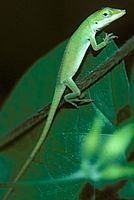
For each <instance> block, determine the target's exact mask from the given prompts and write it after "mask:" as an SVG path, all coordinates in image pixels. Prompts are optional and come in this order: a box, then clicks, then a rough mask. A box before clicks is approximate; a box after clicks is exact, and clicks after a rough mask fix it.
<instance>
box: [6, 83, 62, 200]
mask: <svg viewBox="0 0 134 200" xmlns="http://www.w3.org/2000/svg"><path fill="white" fill-rule="evenodd" d="M65 88H66V86H65V85H58V86H56V88H55V92H54V96H53V100H52V105H51V107H50V111H49V114H48V117H47V121H46V124H45V127H44V129H43V132H42V134H41V136H40V138H39V140H38V142H37V144H36V146H35V147H34V149H33V150H32V152H31V154H30V156H29V157H28V159H27V160H26V162H25V163H24V165H23V166H22V168H21V169H20V171H19V173H18V174H17V176H16V177H15V179H14V180H13V185H12V187H11V188H10V189H9V190H8V191H7V192H6V194H5V196H4V198H3V200H7V199H8V197H9V195H10V193H11V192H12V191H13V190H14V187H15V183H17V181H18V180H19V179H20V178H21V176H22V175H23V173H24V172H25V171H26V169H27V168H28V166H29V165H30V164H31V162H32V160H33V159H34V158H35V156H36V154H37V153H38V151H39V150H40V148H41V146H42V144H43V142H44V141H45V139H46V137H47V133H48V131H49V129H50V126H51V124H52V121H53V118H54V115H55V112H56V110H57V107H58V105H59V103H60V100H61V97H62V95H63V93H64V91H65Z"/></svg>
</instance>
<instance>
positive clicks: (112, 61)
mask: <svg viewBox="0 0 134 200" xmlns="http://www.w3.org/2000/svg"><path fill="white" fill-rule="evenodd" d="M132 51H134V36H133V37H132V38H130V39H129V40H128V41H127V42H126V43H125V44H123V45H122V47H121V48H119V49H118V50H117V51H116V52H115V53H114V54H113V56H111V57H110V58H109V59H108V60H107V61H106V62H105V63H103V64H101V65H99V66H98V67H96V69H95V70H94V71H92V72H91V73H90V74H89V75H88V76H87V77H86V78H84V79H83V80H82V81H81V82H80V83H78V84H77V85H78V87H79V88H80V90H81V91H83V90H85V89H87V88H90V87H91V86H92V85H93V84H94V83H95V82H97V81H98V80H100V79H101V78H102V77H103V76H104V75H106V74H107V73H109V72H110V70H111V69H113V68H115V67H117V66H118V65H117V64H118V63H119V62H120V61H121V60H122V59H123V58H125V57H126V56H127V55H128V54H130V53H131V52H132ZM67 92H68V90H67ZM67 92H66V93H67ZM63 104H65V102H64V100H62V101H61V103H60V105H59V107H61V106H63ZM49 109H50V104H49V105H47V106H45V107H44V108H43V109H41V110H39V111H38V112H37V113H35V114H34V115H33V116H32V117H30V118H28V119H27V120H25V121H24V122H23V123H22V124H20V125H19V126H18V127H16V128H15V129H13V130H12V131H11V132H10V133H8V134H7V136H5V137H4V138H2V139H1V141H0V149H3V148H5V147H6V146H7V145H9V144H10V143H11V142H13V141H14V140H15V139H17V138H19V137H21V136H22V135H24V133H26V132H27V131H28V130H29V129H30V128H33V127H34V126H36V125H37V124H38V123H40V122H41V121H42V120H43V119H44V118H45V117H46V116H47V115H48V112H49Z"/></svg>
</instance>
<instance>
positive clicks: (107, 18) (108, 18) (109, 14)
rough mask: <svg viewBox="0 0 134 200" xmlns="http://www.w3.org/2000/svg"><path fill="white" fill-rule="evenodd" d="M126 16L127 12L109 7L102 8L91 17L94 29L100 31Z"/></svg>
mask: <svg viewBox="0 0 134 200" xmlns="http://www.w3.org/2000/svg"><path fill="white" fill-rule="evenodd" d="M125 14H126V10H123V9H115V8H109V7H106V8H102V9H100V10H98V11H97V12H95V13H93V14H92V15H91V16H92V24H93V29H94V30H95V31H99V30H101V29H102V28H104V27H105V26H107V25H109V24H110V23H111V22H113V21H115V20H116V19H119V18H120V17H122V16H123V15H125Z"/></svg>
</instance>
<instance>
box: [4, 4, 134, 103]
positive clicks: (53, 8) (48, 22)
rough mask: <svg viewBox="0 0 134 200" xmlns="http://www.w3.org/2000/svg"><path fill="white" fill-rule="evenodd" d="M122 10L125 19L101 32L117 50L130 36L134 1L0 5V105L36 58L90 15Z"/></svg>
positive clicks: (133, 18) (64, 37)
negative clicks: (108, 9) (113, 40)
mask: <svg viewBox="0 0 134 200" xmlns="http://www.w3.org/2000/svg"><path fill="white" fill-rule="evenodd" d="M105 6H109V7H115V8H123V9H126V10H127V15H126V16H125V17H124V18H122V19H120V20H119V21H118V20H117V21H116V22H114V23H113V24H111V25H110V26H109V27H107V28H106V29H105V30H106V31H107V32H114V34H115V35H118V36H119V39H118V40H116V41H117V44H118V45H119V46H120V45H121V44H123V43H124V42H125V41H126V40H127V39H128V38H129V37H131V36H132V35H133V33H134V30H133V29H134V28H133V26H134V0H126V1H123V0H107V1H106V0H99V1H98V0H55V1H54V0H53V1H52V0H5V1H2V2H1V3H0V101H1V102H2V100H4V98H5V97H6V96H7V94H8V93H9V91H10V90H11V88H12V87H13V85H14V84H15V83H16V81H17V80H18V79H19V78H20V77H21V76H22V74H23V73H24V72H25V71H26V70H27V69H28V67H30V66H31V65H32V64H33V62H35V61H36V60H37V59H38V58H39V57H41V56H43V55H44V54H46V53H47V52H48V51H49V50H51V49H52V48H53V47H55V46H56V45H57V44H59V43H60V42H61V41H63V40H65V39H66V38H68V37H70V35H71V34H72V32H73V31H74V30H75V29H76V27H77V26H78V25H79V24H80V23H81V21H83V19H85V18H86V17H87V16H88V15H90V14H91V13H92V12H94V11H96V10H98V9H100V8H102V7H105Z"/></svg>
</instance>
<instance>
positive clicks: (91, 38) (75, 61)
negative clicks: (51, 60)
mask: <svg viewBox="0 0 134 200" xmlns="http://www.w3.org/2000/svg"><path fill="white" fill-rule="evenodd" d="M125 13H126V11H125V10H122V9H113V8H109V7H106V8H103V9H100V10H98V11H96V12H95V13H93V14H91V15H90V16H89V17H87V18H86V19H85V21H83V22H82V24H81V25H80V26H79V27H78V29H77V30H76V31H75V32H74V33H73V35H72V36H71V38H70V40H69V42H68V44H67V47H66V49H65V52H64V55H63V59H62V62H61V66H60V69H59V73H58V76H57V82H56V88H55V92H54V96H53V100H52V104H51V107H50V111H49V114H48V117H47V121H46V124H45V127H44V129H43V132H42V134H41V136H40V138H39V140H38V142H37V144H36V146H35V147H34V149H33V151H32V153H31V154H30V156H29V157H28V159H27V160H26V162H25V163H24V165H23V166H22V168H21V170H20V171H19V173H18V175H17V176H16V178H15V179H14V183H16V182H17V181H18V180H19V179H20V177H21V176H22V174H23V173H24V172H25V170H26V169H27V167H28V166H29V165H30V163H31V161H32V160H33V159H34V158H35V156H36V154H37V152H38V151H39V150H40V148H41V146H42V144H43V142H44V141H45V139H46V136H47V133H48V131H49V129H50V126H51V124H52V121H53V118H54V115H55V112H56V110H57V107H58V105H59V103H60V100H61V98H62V96H63V93H64V91H65V89H66V88H67V87H68V88H69V89H70V90H71V91H72V93H70V94H67V95H65V97H64V99H65V101H67V102H69V103H71V104H73V105H74V106H76V104H75V103H74V98H77V97H78V96H80V90H79V88H78V87H77V85H76V84H75V82H74V81H73V79H72V78H73V76H74V75H75V74H76V72H77V70H78V69H79V67H80V65H81V62H82V60H83V58H84V55H85V53H86V51H87V49H88V47H89V46H90V45H91V46H92V48H93V49H94V50H95V51H98V50H99V49H102V48H103V47H105V46H106V45H107V44H108V43H109V42H110V40H111V39H112V38H115V37H116V36H114V35H113V34H112V33H111V34H107V35H106V37H105V38H104V40H103V41H102V42H101V43H99V44H97V42H96V39H95V35H96V33H97V32H98V31H100V30H101V29H102V28H104V27H105V26H107V25H109V24H110V23H111V22H113V21H115V20H116V19H118V18H120V17H122V16H123V15H124V14H125ZM77 101H78V102H79V101H84V102H86V101H85V99H76V102H77ZM12 190H13V188H10V189H9V190H8V192H7V193H6V195H5V197H4V200H6V199H7V197H8V195H9V194H10V193H11V192H12Z"/></svg>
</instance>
